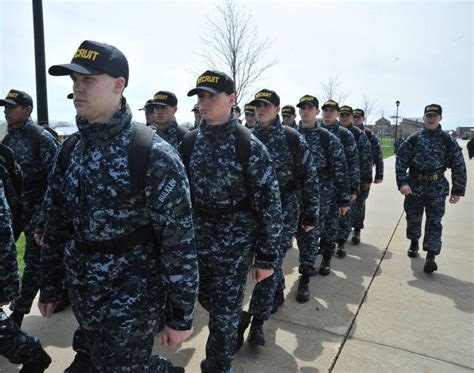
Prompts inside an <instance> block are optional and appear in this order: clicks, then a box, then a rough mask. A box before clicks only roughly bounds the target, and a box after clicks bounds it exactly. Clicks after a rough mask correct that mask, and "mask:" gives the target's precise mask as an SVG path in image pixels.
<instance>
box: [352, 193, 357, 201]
mask: <svg viewBox="0 0 474 373" xmlns="http://www.w3.org/2000/svg"><path fill="white" fill-rule="evenodd" d="M356 199H357V193H354V194H351V201H352V202H354V201H355V200H356Z"/></svg>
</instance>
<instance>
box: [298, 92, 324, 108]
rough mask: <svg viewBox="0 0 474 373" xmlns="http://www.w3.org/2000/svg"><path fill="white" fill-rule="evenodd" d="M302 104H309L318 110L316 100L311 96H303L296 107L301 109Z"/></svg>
mask: <svg viewBox="0 0 474 373" xmlns="http://www.w3.org/2000/svg"><path fill="white" fill-rule="evenodd" d="M304 104H310V105H313V106H315V107H316V108H319V101H318V99H317V98H316V97H314V96H311V95H304V96H303V97H301V98H300V102H298V104H297V105H296V106H297V107H299V108H301V107H302V106H303V105H304Z"/></svg>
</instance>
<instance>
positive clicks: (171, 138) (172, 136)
mask: <svg viewBox="0 0 474 373" xmlns="http://www.w3.org/2000/svg"><path fill="white" fill-rule="evenodd" d="M150 127H152V128H153V129H155V130H156V133H157V134H158V135H159V136H160V137H161V138H162V139H163V140H165V141H167V142H168V143H169V144H170V145H171V146H172V147H173V148H175V149H178V146H179V144H181V139H180V137H179V133H178V123H176V121H174V122H173V123H171V125H170V126H169V127H168V128H166V129H162V128H160V127H159V126H158V124H156V123H153V124H152V125H150Z"/></svg>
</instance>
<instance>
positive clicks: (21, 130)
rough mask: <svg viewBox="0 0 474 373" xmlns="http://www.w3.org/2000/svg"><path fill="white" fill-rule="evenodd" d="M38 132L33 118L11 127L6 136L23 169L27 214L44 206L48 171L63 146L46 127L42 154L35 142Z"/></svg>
mask: <svg viewBox="0 0 474 373" xmlns="http://www.w3.org/2000/svg"><path fill="white" fill-rule="evenodd" d="M34 131H35V129H33V121H32V119H31V118H30V117H29V118H28V119H27V120H26V121H25V123H24V124H23V125H22V126H20V127H18V128H14V127H13V126H8V135H7V136H6V137H5V139H4V144H5V145H7V146H9V147H10V148H11V149H12V150H13V152H14V153H15V159H16V161H17V162H18V163H19V164H20V166H21V170H22V171H23V177H24V181H23V194H22V200H23V203H24V209H25V213H26V214H29V213H30V212H31V211H32V210H33V209H34V208H35V207H37V206H38V205H40V204H41V202H42V200H43V197H44V193H45V191H46V184H47V177H48V173H49V171H50V169H51V166H52V165H53V161H54V155H55V154H56V150H57V148H58V145H59V144H58V142H57V140H56V139H55V138H54V137H53V136H52V135H51V134H50V133H49V132H48V131H46V130H44V129H43V130H42V131H41V133H40V138H39V149H38V150H39V154H38V153H37V152H35V149H34V143H33V141H32V138H33V137H34V136H35V133H33V132H34Z"/></svg>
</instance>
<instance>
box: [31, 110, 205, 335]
mask: <svg viewBox="0 0 474 373" xmlns="http://www.w3.org/2000/svg"><path fill="white" fill-rule="evenodd" d="M131 119H132V115H131V112H130V109H129V107H128V105H126V104H125V103H124V105H123V106H122V109H120V110H119V111H117V112H116V113H115V115H114V117H113V118H112V119H111V121H110V122H108V123H94V124H90V123H88V122H87V121H84V120H82V119H81V118H77V120H76V121H77V126H78V128H79V131H80V133H81V138H80V140H79V142H78V143H77V145H76V147H75V148H74V150H73V151H72V153H71V155H70V160H69V164H68V167H67V169H66V170H65V173H64V175H62V174H61V170H60V169H59V168H60V166H59V164H58V163H57V161H56V162H55V164H54V166H53V170H52V172H51V174H50V178H49V185H48V192H47V195H46V198H47V199H51V202H50V211H49V214H48V220H47V224H46V228H45V238H44V245H43V248H42V255H41V278H42V284H41V294H40V299H41V302H43V303H50V302H55V301H57V300H58V299H59V297H60V294H61V277H62V273H61V272H62V262H63V255H64V247H65V245H66V243H67V242H68V241H70V240H71V238H72V237H74V238H75V239H76V240H81V241H85V242H94V241H103V240H110V239H116V238H119V237H121V236H125V235H127V234H130V233H131V232H133V231H135V230H137V228H139V227H143V226H144V225H149V224H152V227H153V229H154V233H155V237H156V243H155V250H157V251H156V252H157V253H158V254H159V257H160V263H161V264H160V267H159V268H157V271H158V272H160V273H161V280H162V283H163V286H164V290H165V292H166V295H167V302H168V304H167V308H172V310H173V312H172V314H173V315H176V314H180V315H184V316H183V317H179V319H174V320H167V325H169V326H170V327H172V328H173V329H189V327H190V326H191V322H192V319H193V317H194V311H195V301H196V294H197V285H198V269H197V256H196V249H195V241H194V229H193V222H192V215H191V199H190V193H189V184H188V181H187V178H186V172H185V170H184V167H183V164H182V163H181V160H180V157H179V155H178V154H177V153H176V151H175V150H173V148H172V147H171V146H170V145H169V144H167V143H166V142H165V141H163V140H162V139H160V138H159V137H158V136H154V138H153V143H152V149H151V153H150V161H149V164H148V168H147V170H146V180H145V189H144V191H141V192H134V191H133V190H132V187H131V180H130V172H129V169H128V147H129V144H130V136H131V133H132V128H133V126H134V125H137V124H134V123H131ZM72 244H74V240H73V241H72ZM150 246H153V242H150V243H148V244H144V245H136V246H132V247H130V251H129V252H128V251H127V252H126V253H125V254H120V255H118V254H117V255H115V254H113V253H102V252H98V253H94V254H93V255H92V256H87V254H82V253H79V251H76V252H77V253H79V254H78V255H80V256H83V255H86V257H87V262H88V263H89V265H90V271H91V272H92V273H91V274H89V275H88V277H89V278H90V279H91V286H94V281H95V278H96V277H97V274H96V273H95V272H94V271H97V272H98V273H101V274H102V275H103V276H105V277H106V278H107V276H109V275H108V273H109V272H110V273H111V274H110V276H113V272H114V271H100V270H101V268H115V267H120V266H123V264H124V262H126V263H128V262H129V260H133V258H134V257H136V256H137V255H139V254H137V253H141V252H143V253H145V252H148V251H149V250H150ZM129 258H131V259H129ZM69 260H71V259H69ZM77 260H79V259H77ZM130 263H131V262H130ZM130 263H129V264H130ZM104 273H105V274H104ZM97 281H98V283H101V281H105V279H104V278H97ZM152 285H153V284H152ZM164 296H165V295H163V297H164ZM174 311H176V312H174Z"/></svg>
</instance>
